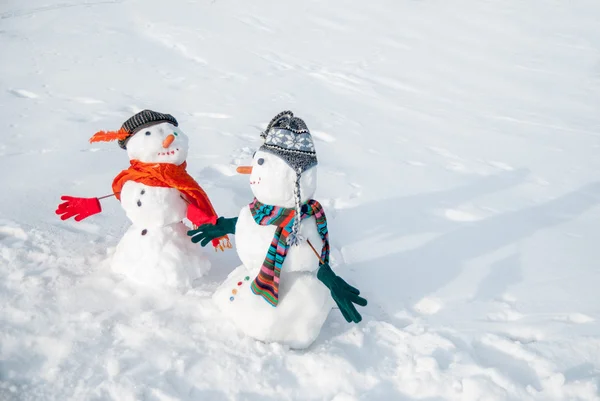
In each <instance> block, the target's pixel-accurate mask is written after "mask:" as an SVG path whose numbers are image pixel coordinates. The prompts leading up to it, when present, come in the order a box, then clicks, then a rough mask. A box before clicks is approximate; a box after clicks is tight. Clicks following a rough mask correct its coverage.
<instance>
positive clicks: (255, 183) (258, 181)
mask: <svg viewBox="0 0 600 401" xmlns="http://www.w3.org/2000/svg"><path fill="white" fill-rule="evenodd" d="M258 184H260V177H258V179H257V180H254V181H250V185H258Z"/></svg>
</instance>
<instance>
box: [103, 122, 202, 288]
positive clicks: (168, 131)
mask: <svg viewBox="0 0 600 401" xmlns="http://www.w3.org/2000/svg"><path fill="white" fill-rule="evenodd" d="M175 134H176V135H175ZM169 135H171V136H173V137H174V139H172V138H171V139H169V140H166V138H167V137H168V136H169ZM165 145H168V146H165ZM187 146H188V144H187V137H186V136H185V134H183V132H181V130H179V129H178V128H177V127H175V126H173V125H171V124H168V123H162V124H157V125H153V126H150V127H147V128H145V129H142V130H141V131H140V132H138V133H136V135H134V136H133V137H132V138H131V139H130V140H129V142H128V143H127V151H128V154H129V157H130V159H135V160H140V161H142V162H144V163H175V164H177V165H179V164H181V163H183V162H184V161H185V159H186V157H187ZM120 197H121V206H122V207H123V209H124V210H125V213H126V214H127V217H128V218H129V220H131V222H132V225H131V227H129V229H128V230H127V232H126V233H125V234H124V236H123V238H122V239H121V241H120V242H119V244H118V245H117V248H116V251H115V254H114V255H113V258H112V261H111V267H112V269H113V271H115V272H116V273H119V274H121V275H124V276H126V277H127V278H128V279H130V280H132V281H134V282H136V283H138V284H142V285H145V286H149V287H155V288H161V287H170V288H177V289H182V290H183V289H186V288H189V287H190V286H191V284H192V281H193V280H194V279H196V278H198V277H200V276H202V275H203V274H204V273H205V272H207V271H208V270H209V269H210V262H209V261H208V260H207V259H206V257H205V256H204V255H203V254H202V253H201V251H200V250H199V249H198V247H197V246H195V245H194V244H192V243H191V242H190V240H189V237H188V236H187V231H188V228H187V227H186V226H185V225H184V224H183V219H184V218H185V216H186V211H187V207H188V205H187V202H186V200H184V198H183V197H182V194H181V193H180V192H179V191H178V190H177V189H175V188H168V187H154V186H149V185H145V184H142V183H139V182H135V181H127V182H126V183H125V184H124V185H123V188H122V190H121V194H120Z"/></svg>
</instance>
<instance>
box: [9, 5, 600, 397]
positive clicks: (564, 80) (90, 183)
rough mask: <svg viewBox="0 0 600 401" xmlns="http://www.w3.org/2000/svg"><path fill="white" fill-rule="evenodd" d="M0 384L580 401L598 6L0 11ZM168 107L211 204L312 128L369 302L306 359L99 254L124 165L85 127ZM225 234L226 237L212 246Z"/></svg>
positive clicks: (20, 390)
mask: <svg viewBox="0 0 600 401" xmlns="http://www.w3.org/2000/svg"><path fill="white" fill-rule="evenodd" d="M0 58H1V60H2V62H1V64H0V117H1V118H0V124H1V125H2V127H3V132H2V134H1V135H0V168H1V170H2V172H3V174H2V175H1V178H0V184H1V186H2V192H1V195H0V308H1V309H0V311H1V312H0V399H2V400H3V401H4V400H7V401H13V400H23V401H29V400H44V401H52V400H61V401H66V400H119V401H130V400H149V401H159V400H160V401H173V400H183V401H191V400H259V399H260V400H335V401H348V400H428V401H431V400H519V401H522V400H544V401H548V400H599V399H600V395H599V391H598V386H599V377H600V324H599V319H600V302H599V301H598V295H597V291H598V287H599V285H600V269H598V245H597V241H598V238H599V237H600V225H599V221H600V181H599V180H598V176H597V174H598V171H600V159H599V158H598V157H597V154H598V151H599V148H600V137H599V136H598V132H599V131H600V109H599V106H598V105H599V104H600V3H598V1H597V0H580V1H572V2H568V1H559V0H549V1H542V0H530V1H522V0H506V1H502V2H500V1H477V2H476V1H466V0H457V1H452V2H450V1H448V2H446V1H434V0H421V1H412V0H411V1H408V0H387V1H384V0H381V1H378V2H366V1H362V2H359V1H354V2H348V1H345V2H344V1H341V0H331V1H327V2H324V1H313V0H306V1H302V2H299V1H297V2H291V1H287V0H283V1H277V2H274V1H271V2H268V1H266V0H256V1H252V2H250V1H242V0H205V1H201V0H197V1H193V0H189V1H183V0H174V1H169V2H166V1H158V0H143V1H142V0H121V1H119V0H114V1H111V0H98V1H74V0H71V1H69V0H28V1H17V0H8V1H3V2H1V3H0ZM143 108H152V109H154V110H157V111H161V112H168V113H172V114H173V115H174V116H175V117H176V118H177V119H178V120H179V122H180V126H181V129H182V130H183V131H184V132H186V133H187V134H188V136H189V137H190V152H189V157H188V163H189V171H190V173H191V174H192V175H193V176H194V177H195V178H196V179H197V180H198V181H199V182H200V183H201V185H202V186H203V187H204V188H205V189H206V191H207V192H208V193H209V194H210V196H211V198H212V199H213V200H214V203H215V204H216V207H217V210H218V212H219V213H220V214H221V215H226V216H229V217H231V216H235V215H237V213H238V211H239V210H240V208H241V207H242V206H243V205H244V204H246V203H247V202H248V201H249V199H250V198H251V191H250V188H249V185H248V181H247V177H243V176H238V175H236V174H235V167H236V166H237V165H243V164H247V163H248V162H249V160H250V158H251V156H252V153H253V152H254V150H255V149H256V148H257V147H258V146H259V145H260V138H259V136H258V135H259V132H260V130H262V129H264V127H265V125H266V124H267V123H268V121H269V120H270V118H271V117H273V116H274V115H275V114H276V113H278V112H280V111H282V110H284V109H288V108H289V109H292V110H293V111H294V112H295V113H296V114H297V115H298V116H300V117H302V118H304V119H305V120H306V122H307V124H308V126H309V128H311V130H313V132H314V133H315V138H316V139H317V140H318V141H317V143H316V146H317V152H318V155H319V159H320V166H319V186H318V191H317V194H316V197H317V199H319V201H321V202H322V203H323V204H324V206H325V208H326V212H327V214H328V217H329V224H330V233H331V241H332V257H333V261H334V264H335V266H334V268H335V269H336V270H337V271H339V272H340V274H343V276H344V277H345V278H346V279H347V280H348V281H350V282H351V283H353V284H356V285H357V286H358V287H360V289H361V291H362V292H363V293H364V294H365V296H366V297H367V298H368V300H369V305H368V306H367V307H366V308H363V310H362V313H363V317H364V320H363V322H361V323H360V324H359V325H349V324H347V323H346V322H345V321H344V320H343V318H342V317H341V315H340V314H339V311H337V310H333V311H332V313H331V314H330V316H329V318H328V320H327V321H326V323H325V326H324V329H323V331H322V332H321V334H320V336H319V338H317V340H316V341H315V343H314V344H313V345H312V346H311V347H310V348H308V349H307V350H305V351H301V352H299V351H293V350H289V349H286V348H285V347H281V346H277V345H266V344H263V343H260V342H256V341H254V340H251V339H249V338H245V337H243V336H242V335H240V334H239V333H238V332H237V331H236V330H235V328H234V326H233V325H232V324H231V323H229V322H228V321H227V320H226V319H225V318H224V317H223V316H222V315H221V314H220V313H219V312H218V310H217V308H216V307H215V305H214V303H213V302H212V300H211V296H212V294H213V292H214V290H215V289H216V288H217V287H218V285H219V284H220V283H221V282H222V281H223V280H224V279H225V278H226V277H227V275H228V274H229V273H230V272H231V271H232V270H233V269H234V268H235V267H236V266H238V265H239V259H238V258H237V256H236V254H235V252H234V251H233V250H228V251H227V252H225V253H213V252H212V251H211V252H209V253H208V254H209V257H210V259H211V262H212V266H213V267H212V269H211V271H210V272H209V273H208V274H207V275H206V276H205V277H202V279H201V280H199V281H197V282H196V286H195V288H194V289H193V290H191V291H189V292H187V293H185V294H178V293H174V292H167V291H165V292H160V291H155V290H154V291H145V290H143V289H142V288H139V287H137V286H135V285H133V284H131V283H130V282H128V281H125V280H122V279H121V278H120V277H119V276H117V275H115V274H113V273H112V272H111V271H110V269H109V266H108V255H109V253H110V252H111V249H113V250H114V247H115V246H116V244H117V242H118V240H119V238H121V236H122V235H123V234H124V232H125V230H126V228H127V227H128V225H129V221H128V219H127V218H126V216H125V214H124V212H123V211H122V210H121V208H120V207H119V205H118V203H117V202H115V201H114V199H112V200H110V199H108V200H104V201H103V207H104V212H103V213H102V214H100V215H97V216H93V217H91V218H90V219H88V220H85V221H83V222H81V223H75V222H62V221H60V219H58V217H57V216H56V215H54V210H55V208H56V205H57V204H58V202H59V201H60V195H61V194H71V195H77V196H100V195H105V194H108V193H110V183H111V181H112V179H113V177H114V176H115V175H116V174H117V173H118V172H119V171H120V170H121V169H123V168H125V167H127V165H128V159H127V155H126V152H124V151H123V150H121V149H120V148H119V147H118V146H117V145H116V144H89V143H88V138H89V137H90V136H91V135H92V134H93V133H94V132H96V131H98V130H100V129H104V130H107V129H117V128H118V127H119V126H120V124H121V123H122V122H123V121H124V120H125V119H127V118H128V117H130V116H131V115H132V114H133V113H135V112H137V111H139V110H141V109H143ZM233 240H234V241H235V238H233Z"/></svg>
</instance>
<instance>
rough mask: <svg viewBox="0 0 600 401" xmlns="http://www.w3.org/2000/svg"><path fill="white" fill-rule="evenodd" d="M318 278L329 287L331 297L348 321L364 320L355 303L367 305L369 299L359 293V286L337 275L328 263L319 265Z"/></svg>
mask: <svg viewBox="0 0 600 401" xmlns="http://www.w3.org/2000/svg"><path fill="white" fill-rule="evenodd" d="M317 278H318V279H319V280H320V281H321V282H322V283H323V284H324V285H325V286H326V287H327V288H329V290H330V291H331V297H332V298H333V300H334V301H335V303H336V304H337V306H338V307H339V308H340V311H341V312H342V315H343V316H344V318H345V319H346V321H347V322H348V323H350V322H354V323H358V322H360V321H361V320H362V316H361V315H360V313H358V311H357V310H356V307H355V306H354V304H357V305H360V306H366V305H367V300H366V299H365V298H363V297H361V296H360V295H359V294H360V291H359V290H358V288H355V287H352V286H351V285H350V284H348V283H347V282H346V281H345V280H344V279H343V278H341V277H339V276H337V275H336V274H335V273H334V272H333V270H331V267H329V265H328V264H322V265H321V266H320V267H319V270H318V271H317Z"/></svg>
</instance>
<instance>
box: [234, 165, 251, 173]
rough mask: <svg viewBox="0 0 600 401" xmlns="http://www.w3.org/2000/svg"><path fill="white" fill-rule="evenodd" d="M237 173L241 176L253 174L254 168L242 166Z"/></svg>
mask: <svg viewBox="0 0 600 401" xmlns="http://www.w3.org/2000/svg"><path fill="white" fill-rule="evenodd" d="M236 171H237V172H238V173H240V174H252V166H240V167H238V168H237V169H236Z"/></svg>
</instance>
